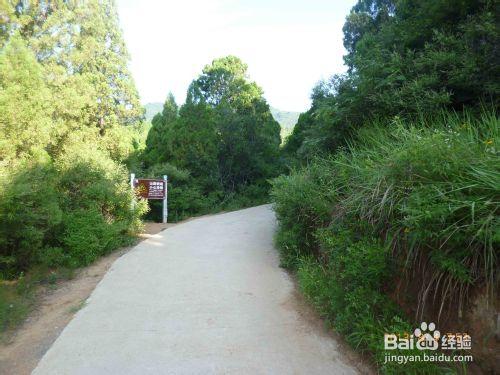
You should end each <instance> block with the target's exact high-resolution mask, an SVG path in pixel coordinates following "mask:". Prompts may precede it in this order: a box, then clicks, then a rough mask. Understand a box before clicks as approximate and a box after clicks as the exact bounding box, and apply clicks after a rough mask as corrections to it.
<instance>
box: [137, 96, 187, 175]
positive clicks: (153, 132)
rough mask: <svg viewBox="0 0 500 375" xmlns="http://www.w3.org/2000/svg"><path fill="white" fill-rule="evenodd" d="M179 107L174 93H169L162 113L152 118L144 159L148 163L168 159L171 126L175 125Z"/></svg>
mask: <svg viewBox="0 0 500 375" xmlns="http://www.w3.org/2000/svg"><path fill="white" fill-rule="evenodd" d="M178 112H179V107H178V106H177V103H176V102H175V98H174V95H173V94H172V93H169V94H168V96H167V100H166V101H165V103H164V104H163V110H162V112H161V113H157V114H156V115H155V116H154V117H153V119H152V120H151V129H150V130H149V132H148V136H147V139H146V151H145V153H144V161H145V162H146V164H147V165H153V164H155V163H162V162H166V161H167V155H166V153H165V148H166V145H167V143H168V141H169V140H168V138H169V137H168V136H167V134H168V131H169V127H171V126H173V124H174V123H175V121H176V120H177V117H178Z"/></svg>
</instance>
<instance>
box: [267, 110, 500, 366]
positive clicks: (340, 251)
mask: <svg viewBox="0 0 500 375" xmlns="http://www.w3.org/2000/svg"><path fill="white" fill-rule="evenodd" d="M382 125H384V126H382ZM498 129H499V127H498V119H497V117H496V115H495V114H489V115H488V114H485V115H483V117H481V118H479V119H472V118H469V117H468V116H467V114H465V115H463V116H458V115H445V116H442V117H441V118H440V119H436V118H434V119H432V120H429V121H424V120H422V122H421V123H418V124H405V123H402V122H401V121H399V120H398V119H397V118H396V119H394V121H392V123H390V124H372V126H371V127H370V128H366V129H364V130H362V131H361V132H359V133H358V135H357V138H356V141H355V143H353V144H352V145H351V146H350V147H349V149H348V150H344V151H342V152H339V153H337V154H336V155H334V156H332V157H330V158H328V159H318V160H315V161H314V162H313V163H311V164H310V165H309V166H307V167H305V168H304V169H302V170H296V171H293V172H292V173H291V175H290V176H282V177H279V178H278V179H275V180H274V182H273V190H272V193H271V195H272V197H273V200H274V207H275V211H276V215H277V218H278V220H279V230H278V234H277V237H276V239H277V244H278V246H279V248H280V250H281V253H282V259H283V264H284V265H285V266H289V267H292V268H295V269H297V270H298V277H299V284H300V286H301V288H302V290H303V291H304V293H305V294H306V295H307V296H308V297H309V298H310V299H311V300H312V302H313V304H314V305H315V306H317V307H318V309H319V311H320V312H322V314H323V315H324V316H325V317H326V318H327V319H328V320H329V321H331V322H332V324H333V325H334V326H335V328H336V329H337V330H338V331H339V332H341V333H343V334H344V335H346V338H347V341H348V342H349V343H350V344H352V345H353V346H354V347H356V348H358V349H359V350H362V351H368V352H371V353H372V354H373V356H374V359H375V361H376V362H377V363H378V364H379V365H380V366H382V363H383V355H384V353H383V350H382V351H381V347H383V345H382V339H383V333H384V332H404V331H406V332H409V331H410V330H409V328H410V326H411V325H410V324H409V322H410V321H411V320H410V319H409V318H408V317H406V316H405V315H404V314H403V313H402V312H401V311H400V310H399V309H398V308H397V306H396V305H395V304H394V302H393V301H392V297H391V298H389V296H391V295H392V292H393V291H394V290H393V289H394V285H395V281H400V280H401V279H400V278H397V277H396V275H398V276H399V275H403V277H402V279H404V275H408V274H411V275H413V278H416V279H417V280H418V282H419V284H420V291H419V292H418V296H416V298H415V300H418V301H419V309H418V311H417V313H418V315H419V317H422V315H423V314H426V313H427V312H426V310H425V303H426V300H427V299H429V298H430V296H432V295H434V296H435V295H436V294H438V293H440V294H441V297H442V298H441V301H442V302H441V306H440V308H439V310H441V309H443V307H444V306H445V304H446V303H447V302H451V301H457V300H458V301H460V302H459V309H456V310H453V311H452V313H453V314H458V310H460V309H463V308H464V307H465V306H467V303H468V301H467V291H468V290H469V289H471V288H476V289H480V288H483V287H484V286H487V287H489V288H490V290H492V289H493V288H494V287H495V285H496V283H497V280H498V275H497V270H498V260H497V254H496V253H495V249H496V248H498V245H499V243H498V242H499V237H498V233H497V228H498V224H499V222H498V221H499V219H498V210H499V202H500V199H499V198H500V188H499V187H500V170H499V165H500V163H498V151H497V150H496V148H495V147H496V146H495V145H497V144H498V142H499V141H500V139H499V137H498ZM391 275H392V276H391ZM440 283H441V284H440ZM436 285H437V286H436ZM429 290H430V291H431V292H432V294H431V293H429ZM457 297H458V299H457ZM434 318H436V317H434ZM388 328H390V329H388ZM393 354H394V353H393ZM381 369H382V370H383V371H384V372H389V373H390V372H398V371H397V369H396V368H391V367H390V366H389V367H386V366H385V367H384V366H382V367H381ZM399 370H401V368H399ZM407 371H408V372H416V371H417V369H416V368H412V367H409V366H408V365H406V366H405V372H407ZM426 371H429V372H432V371H437V370H436V369H432V368H429V369H428V370H426Z"/></svg>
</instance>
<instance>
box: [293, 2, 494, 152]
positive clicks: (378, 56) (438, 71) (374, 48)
mask: <svg viewBox="0 0 500 375" xmlns="http://www.w3.org/2000/svg"><path fill="white" fill-rule="evenodd" d="M496 13H498V12H497V11H496V9H495V4H494V2H492V1H488V0H479V1H478V0H464V1H454V0H421V1H414V0H399V1H396V0H359V1H358V3H357V4H356V5H355V6H354V7H353V8H352V11H351V13H350V14H349V16H348V17H347V19H346V23H345V25H344V29H343V30H344V46H345V48H346V50H347V54H346V56H345V62H346V64H347V66H348V72H347V74H345V75H343V76H334V77H332V78H331V79H330V80H328V81H325V82H321V83H320V84H319V85H318V86H317V87H316V88H315V89H314V90H313V94H312V106H311V108H310V110H309V111H308V112H307V113H308V115H307V117H303V121H305V120H306V118H307V121H306V122H303V123H302V125H301V126H298V127H296V129H295V131H294V133H293V134H292V136H291V137H290V139H289V142H290V144H291V145H292V144H293V147H292V146H290V147H288V148H289V150H290V151H291V152H298V154H299V155H302V156H303V159H304V158H307V155H311V154H312V153H315V152H317V151H320V152H331V151H334V150H336V149H337V148H338V147H341V146H344V145H345V144H346V142H347V140H348V139H350V137H351V136H352V135H353V134H354V133H355V131H356V129H358V128H359V127H361V126H364V125H365V124H367V123H369V122H370V120H372V119H374V118H378V119H389V118H393V117H394V116H398V117H408V118H412V117H416V116H421V115H426V116H428V115H432V114H436V113H439V112H440V111H441V110H443V109H453V110H460V111H461V110H463V109H464V108H468V109H469V110H472V111H476V110H479V109H480V108H481V106H482V104H483V103H486V104H493V105H494V106H495V107H496V108H498V106H499V92H500V86H499V83H498V79H497V77H498V76H499V74H500V71H499V65H498V63H497V61H498V60H499V59H500V56H499V52H498V48H497V46H498V41H499V34H498V27H497V26H496V24H497V20H496Z"/></svg>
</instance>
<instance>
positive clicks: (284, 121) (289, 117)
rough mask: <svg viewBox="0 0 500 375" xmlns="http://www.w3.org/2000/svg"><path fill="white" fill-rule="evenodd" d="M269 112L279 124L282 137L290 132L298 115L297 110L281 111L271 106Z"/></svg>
mask: <svg viewBox="0 0 500 375" xmlns="http://www.w3.org/2000/svg"><path fill="white" fill-rule="evenodd" d="M271 114H272V115H273V117H274V119H275V120H276V121H278V122H279V124H280V126H281V136H282V137H285V136H287V135H289V134H290V133H291V132H292V130H293V127H294V126H295V124H296V123H297V120H298V119H299V115H300V113H299V112H290V111H282V110H279V109H277V108H274V107H271Z"/></svg>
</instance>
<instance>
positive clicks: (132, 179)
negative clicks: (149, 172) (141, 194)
mask: <svg viewBox="0 0 500 375" xmlns="http://www.w3.org/2000/svg"><path fill="white" fill-rule="evenodd" d="M134 181H135V173H131V174H130V188H131V189H132V191H134ZM134 208H135V197H134V198H132V202H130V209H131V210H132V211H133V210H134Z"/></svg>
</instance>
